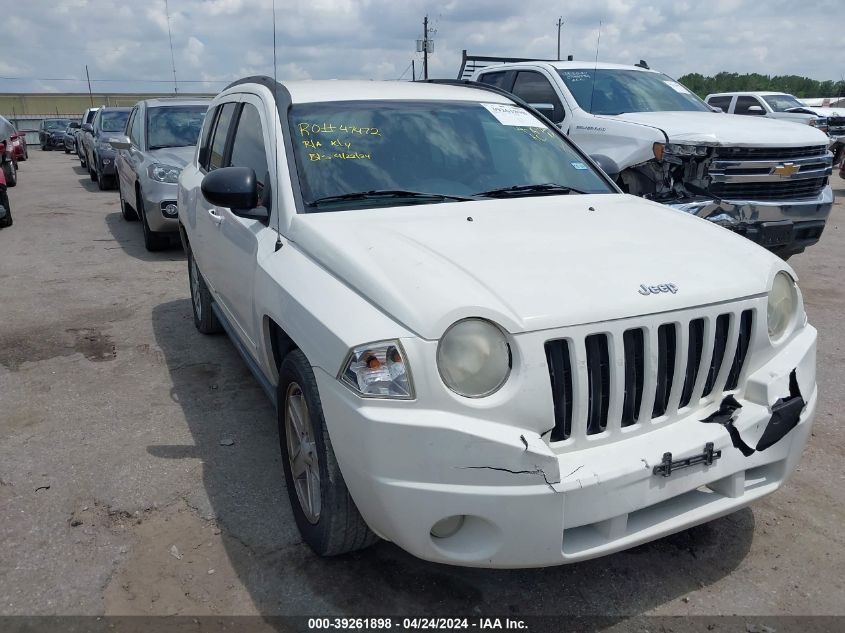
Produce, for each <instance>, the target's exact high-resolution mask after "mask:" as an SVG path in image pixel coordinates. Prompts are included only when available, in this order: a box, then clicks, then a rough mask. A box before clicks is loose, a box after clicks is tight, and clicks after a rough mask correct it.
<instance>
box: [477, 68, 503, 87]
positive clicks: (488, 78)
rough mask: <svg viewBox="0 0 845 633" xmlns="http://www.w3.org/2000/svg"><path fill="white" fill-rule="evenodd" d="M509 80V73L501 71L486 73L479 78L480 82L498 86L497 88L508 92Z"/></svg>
mask: <svg viewBox="0 0 845 633" xmlns="http://www.w3.org/2000/svg"><path fill="white" fill-rule="evenodd" d="M507 79H508V71H506V70H500V71H499V72H495V73H484V74H483V75H481V76H480V77H479V78H478V81H480V82H481V83H483V84H489V85H491V86H496V88H501V89H502V90H507V89H508V86H507V85H506V84H507Z"/></svg>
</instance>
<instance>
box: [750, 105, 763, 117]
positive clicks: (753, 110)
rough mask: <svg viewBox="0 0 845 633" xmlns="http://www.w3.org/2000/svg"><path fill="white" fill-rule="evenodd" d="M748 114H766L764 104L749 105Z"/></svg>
mask: <svg viewBox="0 0 845 633" xmlns="http://www.w3.org/2000/svg"><path fill="white" fill-rule="evenodd" d="M748 114H756V115H758V116H759V115H761V114H766V111H765V110H764V109H763V106H748Z"/></svg>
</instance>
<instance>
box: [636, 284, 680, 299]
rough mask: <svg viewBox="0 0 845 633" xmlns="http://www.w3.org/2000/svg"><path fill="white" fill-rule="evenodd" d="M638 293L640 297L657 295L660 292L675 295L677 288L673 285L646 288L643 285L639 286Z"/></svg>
mask: <svg viewBox="0 0 845 633" xmlns="http://www.w3.org/2000/svg"><path fill="white" fill-rule="evenodd" d="M638 292H639V293H640V294H641V295H645V296H648V295H659V294H660V293H661V292H671V293H672V294H675V293H676V292H678V286H676V285H675V284H660V285H659V286H646V285H645V284H640V289H639V290H638Z"/></svg>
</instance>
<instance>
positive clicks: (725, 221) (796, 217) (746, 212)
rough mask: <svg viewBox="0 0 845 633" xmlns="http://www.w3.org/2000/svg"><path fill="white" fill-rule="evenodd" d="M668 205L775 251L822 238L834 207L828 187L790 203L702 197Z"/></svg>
mask: <svg viewBox="0 0 845 633" xmlns="http://www.w3.org/2000/svg"><path fill="white" fill-rule="evenodd" d="M667 206H670V207H672V208H674V209H678V210H680V211H684V212H686V213H691V214H693V215H697V216H698V217H701V218H704V219H706V220H710V221H711V222H715V223H716V224H719V225H721V226H724V227H725V228H728V229H731V230H732V231H736V232H737V233H740V234H741V235H744V236H745V237H747V238H748V239H750V240H751V241H753V242H756V243H758V244H760V245H761V246H764V247H766V248H769V249H771V250H774V251H788V252H800V251H802V250H804V248H806V247H807V246H810V245H812V244H815V243H816V242H818V240H819V238H820V237H821V234H822V230H823V229H824V225H825V222H826V221H827V218H828V216H829V215H830V210H831V209H832V208H833V189H832V188H831V186H830V185H829V184H828V185H825V187H824V189H822V190H821V192H819V194H818V195H817V196H815V197H813V198H806V199H803V200H790V201H777V202H775V201H763V200H720V199H713V198H706V197H704V196H699V197H696V198H694V199H691V200H688V201H677V202H669V203H667Z"/></svg>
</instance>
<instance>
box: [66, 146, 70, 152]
mask: <svg viewBox="0 0 845 633" xmlns="http://www.w3.org/2000/svg"><path fill="white" fill-rule="evenodd" d="M65 154H70V150H69V149H68V147H67V145H65Z"/></svg>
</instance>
